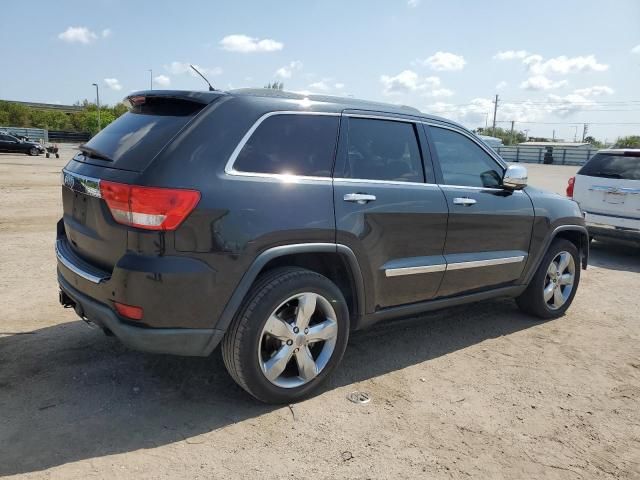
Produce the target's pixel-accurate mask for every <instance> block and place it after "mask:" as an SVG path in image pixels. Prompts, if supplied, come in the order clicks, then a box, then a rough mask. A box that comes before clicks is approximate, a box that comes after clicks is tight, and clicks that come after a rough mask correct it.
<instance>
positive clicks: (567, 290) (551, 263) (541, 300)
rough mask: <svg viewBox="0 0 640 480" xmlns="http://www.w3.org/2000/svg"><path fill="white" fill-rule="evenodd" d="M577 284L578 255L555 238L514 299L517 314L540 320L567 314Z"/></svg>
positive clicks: (565, 243)
mask: <svg viewBox="0 0 640 480" xmlns="http://www.w3.org/2000/svg"><path fill="white" fill-rule="evenodd" d="M579 283H580V254H579V252H578V249H577V248H576V246H575V245H574V244H573V243H571V242H570V241H569V240H565V239H563V238H557V239H555V240H554V241H553V242H551V245H550V246H549V249H548V250H547V253H546V254H545V255H544V258H543V259H542V262H541V263H540V266H539V267H538V270H536V273H535V275H534V276H533V278H532V279H531V282H530V283H529V285H528V286H527V289H526V290H525V291H524V292H523V293H522V294H521V295H520V296H519V297H517V298H516V303H517V304H518V307H519V308H520V310H522V311H523V312H525V313H528V314H530V315H534V316H536V317H538V318H542V319H552V318H558V317H561V316H562V315H564V313H565V312H566V311H567V309H568V308H569V306H570V305H571V302H573V297H574V296H575V294H576V291H577V290H578V284H579Z"/></svg>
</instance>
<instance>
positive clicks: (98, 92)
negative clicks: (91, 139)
mask: <svg viewBox="0 0 640 480" xmlns="http://www.w3.org/2000/svg"><path fill="white" fill-rule="evenodd" d="M91 85H93V86H94V87H96V104H97V105H98V131H100V130H102V126H101V124H100V91H99V90H98V84H97V83H92V84H91Z"/></svg>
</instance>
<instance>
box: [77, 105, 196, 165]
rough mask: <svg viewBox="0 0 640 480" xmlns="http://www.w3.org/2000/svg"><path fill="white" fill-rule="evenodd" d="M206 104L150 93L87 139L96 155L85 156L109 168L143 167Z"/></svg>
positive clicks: (88, 154)
mask: <svg viewBox="0 0 640 480" xmlns="http://www.w3.org/2000/svg"><path fill="white" fill-rule="evenodd" d="M204 106H205V105H204V104H201V103H197V102H192V101H187V100H180V99H175V98H168V97H155V98H154V97H147V99H146V100H145V102H144V103H143V104H139V105H136V106H134V107H132V108H131V109H130V111H128V112H127V113H125V114H124V115H122V116H121V117H119V118H118V119H116V120H115V121H114V122H112V123H110V124H109V125H108V126H107V127H105V128H104V129H102V130H101V131H100V132H99V133H98V134H97V135H96V136H94V137H93V138H92V139H91V140H89V141H88V142H87V143H85V144H84V146H86V147H87V151H88V152H89V151H92V152H93V156H92V154H91V153H85V156H84V159H85V161H87V162H89V163H97V164H99V165H104V166H108V167H110V168H120V169H124V170H134V171H142V170H143V169H144V168H145V167H146V166H147V165H148V164H149V163H150V162H151V161H152V160H153V158H154V157H155V156H156V155H157V154H158V153H159V152H160V151H161V150H162V148H163V147H164V146H165V145H167V143H169V141H170V140H171V139H172V138H173V137H175V136H176V134H177V133H178V132H179V131H180V130H181V129H182V128H183V127H184V126H185V125H186V124H187V123H188V122H189V121H190V120H191V119H192V118H193V117H194V116H195V115H196V113H198V112H199V111H200V110H201V109H202V108H204ZM89 149H90V150H89ZM81 150H82V148H81ZM77 159H79V160H82V158H77ZM107 159H110V160H107Z"/></svg>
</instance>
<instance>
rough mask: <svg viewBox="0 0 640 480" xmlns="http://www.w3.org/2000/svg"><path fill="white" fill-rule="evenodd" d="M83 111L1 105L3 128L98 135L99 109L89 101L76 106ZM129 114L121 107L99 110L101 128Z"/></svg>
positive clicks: (125, 108) (0, 119) (1, 103)
mask: <svg viewBox="0 0 640 480" xmlns="http://www.w3.org/2000/svg"><path fill="white" fill-rule="evenodd" d="M75 105H78V106H81V107H83V109H82V110H81V111H79V112H73V113H65V112H59V111H56V110H39V109H35V108H32V107H28V106H26V105H20V104H18V103H12V102H2V101H0V126H3V127H23V128H44V129H46V130H64V131H69V132H89V133H90V134H91V135H94V134H96V133H97V132H98V107H97V105H96V104H95V103H91V102H89V101H88V100H84V101H83V102H77V103H76V104H75ZM126 111H127V107H126V106H125V105H123V104H122V103H118V104H116V105H113V106H109V105H101V106H100V124H101V126H102V128H104V127H105V126H107V125H108V124H110V123H111V122H113V121H114V120H115V119H116V118H118V117H119V116H120V115H122V114H123V113H125V112H126Z"/></svg>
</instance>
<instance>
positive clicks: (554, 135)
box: [551, 129, 556, 142]
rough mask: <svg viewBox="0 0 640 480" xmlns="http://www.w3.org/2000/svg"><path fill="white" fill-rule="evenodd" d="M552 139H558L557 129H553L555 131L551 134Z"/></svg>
mask: <svg viewBox="0 0 640 480" xmlns="http://www.w3.org/2000/svg"><path fill="white" fill-rule="evenodd" d="M551 140H553V141H554V142H555V141H556V130H555V129H554V130H553V133H552V134H551Z"/></svg>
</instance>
